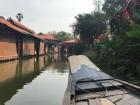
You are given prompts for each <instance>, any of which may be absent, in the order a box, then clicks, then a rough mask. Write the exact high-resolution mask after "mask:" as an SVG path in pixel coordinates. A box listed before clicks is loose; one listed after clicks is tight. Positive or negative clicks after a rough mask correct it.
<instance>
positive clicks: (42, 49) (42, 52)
mask: <svg viewBox="0 0 140 105" xmlns="http://www.w3.org/2000/svg"><path fill="white" fill-rule="evenodd" d="M44 47H45V45H44V42H43V41H40V53H39V54H40V55H41V54H45V51H44V49H45V48H44Z"/></svg>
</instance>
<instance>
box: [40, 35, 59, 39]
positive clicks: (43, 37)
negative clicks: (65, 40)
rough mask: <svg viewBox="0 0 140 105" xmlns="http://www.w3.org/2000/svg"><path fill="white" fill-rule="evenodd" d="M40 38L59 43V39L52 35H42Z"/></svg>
mask: <svg viewBox="0 0 140 105" xmlns="http://www.w3.org/2000/svg"><path fill="white" fill-rule="evenodd" d="M40 38H42V39H44V40H52V41H57V38H56V37H55V36H54V35H51V34H44V35H40Z"/></svg>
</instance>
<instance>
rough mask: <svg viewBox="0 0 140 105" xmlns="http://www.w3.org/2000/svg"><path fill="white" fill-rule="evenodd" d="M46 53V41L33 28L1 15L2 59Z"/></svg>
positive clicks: (0, 42) (0, 58) (0, 56)
mask: <svg viewBox="0 0 140 105" xmlns="http://www.w3.org/2000/svg"><path fill="white" fill-rule="evenodd" d="M42 54H45V43H44V40H43V39H41V38H40V37H39V36H38V35H37V34H36V33H35V32H34V31H33V30H31V29H29V28H27V27H26V26H24V25H22V24H21V23H19V22H17V21H15V20H13V19H11V18H9V19H7V20H6V19H4V18H3V17H0V61H3V60H9V59H17V58H22V57H27V56H35V55H37V56H39V55H42Z"/></svg>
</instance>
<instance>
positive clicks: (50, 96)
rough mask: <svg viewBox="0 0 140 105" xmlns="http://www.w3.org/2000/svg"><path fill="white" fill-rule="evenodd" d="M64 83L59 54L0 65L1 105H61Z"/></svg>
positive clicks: (64, 66)
mask: <svg viewBox="0 0 140 105" xmlns="http://www.w3.org/2000/svg"><path fill="white" fill-rule="evenodd" d="M67 82H68V63H67V58H66V57H65V56H60V55H59V54H56V55H50V56H41V57H40V58H38V59H36V58H31V59H26V60H21V61H11V62H7V63H0V105H62V101H63V96H64V93H65V90H66V86H67Z"/></svg>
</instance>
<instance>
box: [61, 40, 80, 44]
mask: <svg viewBox="0 0 140 105" xmlns="http://www.w3.org/2000/svg"><path fill="white" fill-rule="evenodd" d="M79 42H80V40H79V39H72V40H68V41H64V42H61V43H60V44H78V43H79Z"/></svg>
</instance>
